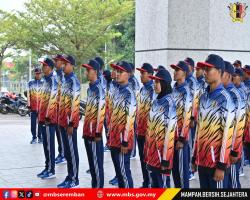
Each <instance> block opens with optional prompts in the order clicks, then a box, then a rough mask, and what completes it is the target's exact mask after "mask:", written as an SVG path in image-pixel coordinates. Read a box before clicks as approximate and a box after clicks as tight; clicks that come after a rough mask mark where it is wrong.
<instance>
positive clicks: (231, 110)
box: [217, 94, 235, 170]
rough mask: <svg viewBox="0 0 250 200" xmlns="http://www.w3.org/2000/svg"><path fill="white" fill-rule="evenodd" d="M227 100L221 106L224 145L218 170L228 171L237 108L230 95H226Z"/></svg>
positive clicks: (222, 145)
mask: <svg viewBox="0 0 250 200" xmlns="http://www.w3.org/2000/svg"><path fill="white" fill-rule="evenodd" d="M225 97H226V98H225V100H224V101H223V102H222V106H221V118H222V120H221V121H222V130H223V137H222V144H221V149H220V160H219V162H218V163H217V168H219V169H222V170H226V168H227V165H228V163H229V155H230V151H231V147H232V136H233V131H234V120H235V106H234V104H233V102H232V100H231V97H230V96H229V94H227V95H225Z"/></svg>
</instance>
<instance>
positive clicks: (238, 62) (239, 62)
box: [233, 60, 241, 66]
mask: <svg viewBox="0 0 250 200" xmlns="http://www.w3.org/2000/svg"><path fill="white" fill-rule="evenodd" d="M233 65H234V66H235V65H240V66H241V61H240V60H236V61H234V63H233Z"/></svg>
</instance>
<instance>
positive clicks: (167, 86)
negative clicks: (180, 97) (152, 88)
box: [157, 80, 172, 99]
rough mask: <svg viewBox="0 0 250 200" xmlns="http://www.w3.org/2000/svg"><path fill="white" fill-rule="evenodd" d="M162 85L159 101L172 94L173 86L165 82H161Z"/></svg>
mask: <svg viewBox="0 0 250 200" xmlns="http://www.w3.org/2000/svg"><path fill="white" fill-rule="evenodd" d="M160 84H161V92H160V94H158V96H157V99H161V98H162V97H164V96H166V95H167V94H170V93H172V86H171V84H170V83H169V82H166V81H164V80H160Z"/></svg>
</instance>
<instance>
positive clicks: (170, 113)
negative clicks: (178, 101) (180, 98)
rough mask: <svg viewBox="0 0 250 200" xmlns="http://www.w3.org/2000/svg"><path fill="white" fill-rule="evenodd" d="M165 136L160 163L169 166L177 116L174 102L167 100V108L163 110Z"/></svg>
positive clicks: (172, 152)
mask: <svg viewBox="0 0 250 200" xmlns="http://www.w3.org/2000/svg"><path fill="white" fill-rule="evenodd" d="M164 118H165V120H164V121H165V127H166V128H165V137H164V146H163V153H162V160H161V165H163V166H165V167H168V168H171V165H170V162H171V161H172V160H173V155H174V136H175V131H176V124H177V116H176V108H175V105H174V103H172V102H169V109H168V110H167V111H166V112H165V117H164Z"/></svg>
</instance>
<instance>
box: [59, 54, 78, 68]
mask: <svg viewBox="0 0 250 200" xmlns="http://www.w3.org/2000/svg"><path fill="white" fill-rule="evenodd" d="M62 60H63V61H66V62H67V63H70V64H71V65H74V66H75V65H76V60H75V58H74V57H73V56H71V55H63V56H62Z"/></svg>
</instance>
